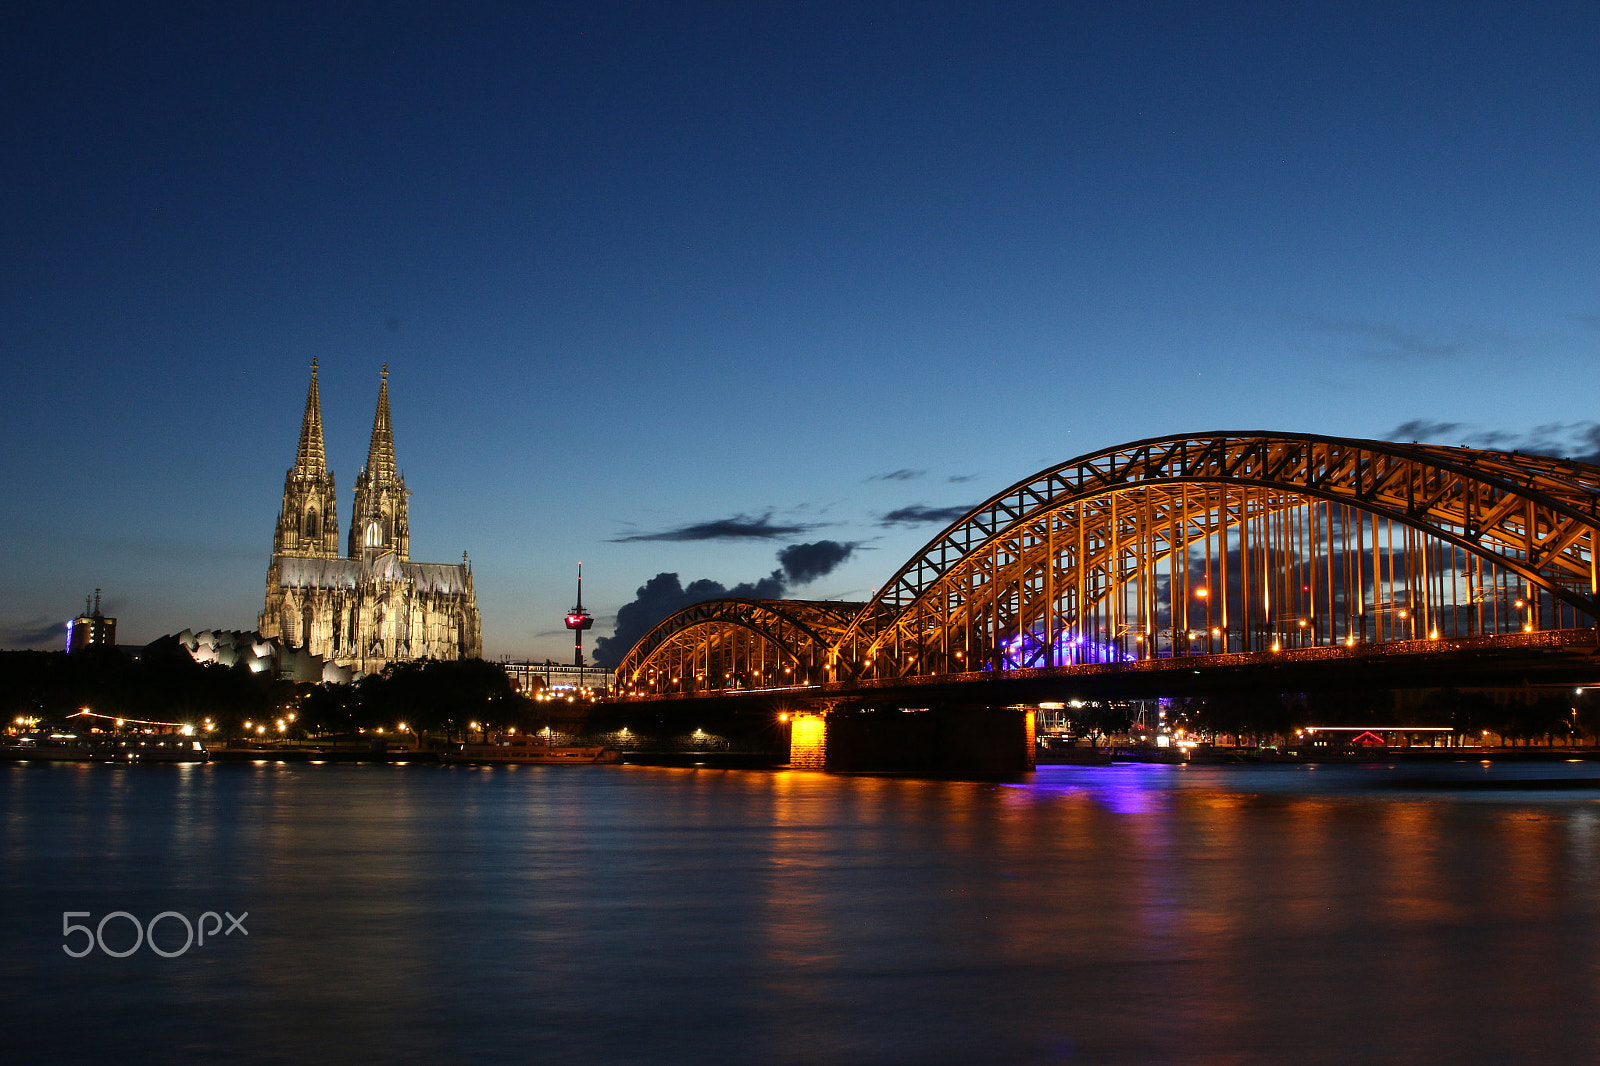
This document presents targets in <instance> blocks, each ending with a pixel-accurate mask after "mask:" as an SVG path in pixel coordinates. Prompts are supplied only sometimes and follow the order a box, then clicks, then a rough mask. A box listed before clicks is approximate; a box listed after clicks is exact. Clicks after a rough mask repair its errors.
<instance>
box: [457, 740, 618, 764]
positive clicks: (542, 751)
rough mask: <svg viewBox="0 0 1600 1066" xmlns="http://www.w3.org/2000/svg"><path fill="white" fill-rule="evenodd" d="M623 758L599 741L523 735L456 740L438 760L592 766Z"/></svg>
mask: <svg viewBox="0 0 1600 1066" xmlns="http://www.w3.org/2000/svg"><path fill="white" fill-rule="evenodd" d="M621 759H622V753H621V752H619V751H617V750H616V749H614V748H607V747H605V746H603V745H600V744H541V743H537V742H534V741H530V740H524V739H522V738H520V737H519V738H517V739H516V740H503V741H501V742H500V743H498V744H457V745H455V746H454V747H452V748H447V749H446V750H444V751H441V752H440V753H439V761H440V762H447V763H511V764H523V763H526V764H528V765H531V766H592V765H594V764H596V763H614V762H619V761H621Z"/></svg>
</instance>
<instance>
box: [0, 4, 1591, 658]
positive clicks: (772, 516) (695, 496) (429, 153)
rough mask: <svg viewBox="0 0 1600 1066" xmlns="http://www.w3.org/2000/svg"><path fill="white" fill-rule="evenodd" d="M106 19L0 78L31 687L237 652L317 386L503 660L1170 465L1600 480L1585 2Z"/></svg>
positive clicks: (11, 435) (883, 567) (10, 561)
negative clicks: (100, 607) (1362, 468)
mask: <svg viewBox="0 0 1600 1066" xmlns="http://www.w3.org/2000/svg"><path fill="white" fill-rule="evenodd" d="M100 14H101V17H100V18H98V19H97V20H90V21H88V22H84V21H82V20H78V19H75V18H74V16H73V13H72V12H70V11H59V12H58V11H50V12H45V11H36V12H28V13H24V14H17V15H13V16H11V19H10V21H11V22H12V23H13V26H12V29H13V32H12V33H11V34H8V37H9V38H10V43H9V44H8V45H6V46H5V47H7V49H8V52H9V53H10V54H9V55H8V64H7V66H8V71H7V72H6V73H4V74H0V79H3V80H0V84H3V85H4V86H5V89H4V92H5V94H6V98H7V99H8V101H10V106H8V107H7V108H6V109H5V110H6V114H5V117H4V118H0V121H3V122H4V123H5V128H6V130H7V132H8V134H9V135H10V141H11V143H14V144H19V145H22V146H24V147H25V151H24V152H22V153H21V155H20V156H19V162H18V164H17V170H16V173H15V174H13V175H12V176H11V180H9V181H8V182H7V183H6V184H5V189H6V192H5V204H6V206H7V208H8V209H9V210H8V212H7V214H8V217H10V219H11V221H10V222H9V223H8V225H7V226H6V227H5V229H4V233H5V237H4V241H5V245H4V247H5V249H6V252H5V255H4V257H3V259H4V262H5V264H6V269H7V271H8V275H7V282H8V283H7V285H6V286H4V288H3V290H0V323H3V324H4V325H5V327H6V328H5V331H4V332H5V336H6V342H5V343H6V345H7V349H8V358H7V364H8V367H9V368H10V369H8V372H7V383H8V387H7V389H6V390H5V391H6V398H5V401H4V402H5V407H4V412H5V418H4V427H5V428H4V433H5V443H6V446H7V448H8V450H9V452H10V454H11V457H12V461H11V462H10V463H8V464H7V470H6V474H5V483H4V484H5V491H6V493H7V496H8V499H11V500H13V501H21V504H22V505H21V506H13V507H10V508H8V509H7V512H6V515H5V517H4V518H3V520H0V521H3V525H0V529H3V531H4V532H3V535H0V545H3V547H0V551H3V559H4V568H3V569H4V573H5V574H6V575H7V577H8V579H9V580H8V586H9V592H8V596H7V598H6V604H5V612H4V616H3V617H0V644H3V645H4V646H6V647H27V646H39V647H43V646H52V647H58V646H59V645H60V639H61V633H62V628H63V625H64V623H65V621H66V619H67V618H69V617H71V615H72V614H73V613H75V611H76V608H77V605H78V604H79V603H81V599H82V597H83V596H84V595H85V594H88V593H90V592H92V590H93V589H95V588H102V589H104V592H105V596H106V613H108V614H111V615H115V616H118V617H119V619H120V621H119V639H121V640H122V641H123V642H125V643H143V642H145V641H148V640H151V639H154V638H155V637H158V636H161V635H163V634H165V633H171V632H176V631H178V630H181V629H184V628H195V629H199V628H207V627H216V628H251V627H252V626H253V623H254V618H255V614H256V612H257V611H258V610H259V605H260V601H261V589H262V581H263V579H264V577H265V572H266V564H267V558H268V555H269V554H270V550H271V541H272V527H273V524H274V521H275V518H276V514H277V508H278V503H279V497H280V482H281V479H282V477H283V473H284V471H285V469H287V468H288V467H289V466H290V465H291V464H292V462H293V460H294V453H295V443H296V436H297V432H298V428H299V419H300V411H301V407H302V405H303V402H304V396H305V385H306V379H307V375H308V369H307V368H308V367H309V364H310V362H311V361H312V359H313V358H315V359H316V360H317V361H318V362H319V364H320V367H321V382H322V386H321V387H322V397H323V405H324V409H323V421H324V426H325V431H326V441H327V450H328V461H329V465H330V466H331V467H332V469H333V471H334V473H335V476H336V477H337V479H338V483H339V485H340V487H341V491H342V492H345V493H346V494H348V491H349V487H350V486H353V484H354V479H355V475H356V473H357V471H358V470H359V468H360V466H361V458H362V455H363V454H364V452H365V449H366V442H367V432H368V429H369V428H370V422H371V411H372V404H373V402H374V400H375V398H376V396H377V391H378V376H379V366H380V365H381V364H383V363H388V364H389V367H390V379H389V380H390V392H391V401H392V406H393V417H394V426H395V429H394V435H395V451H396V456H397V460H398V465H399V467H400V468H401V470H402V471H403V472H404V474H405V477H406V482H407V484H408V486H409V487H410V489H411V491H412V493H413V495H414V497H415V503H416V507H415V508H414V510H413V521H412V541H413V554H414V555H415V556H417V557H420V558H447V559H448V558H453V557H455V556H458V555H459V553H460V552H461V550H463V549H465V550H466V551H467V552H468V553H469V555H470V557H471V559H472V562H473V567H474V574H475V577H476V581H477V587H478V595H479V600H480V605H481V608H482V611H483V635H484V645H485V653H486V655H488V656H489V657H491V658H499V657H503V656H504V657H510V658H535V659H543V658H546V657H549V658H554V659H556V660H558V661H560V660H563V659H564V658H566V657H570V653H571V641H570V637H569V635H568V634H567V633H566V631H565V630H564V629H563V628H562V624H561V617H562V615H563V614H564V613H565V611H566V609H567V608H568V607H569V606H571V601H572V596H573V578H574V574H575V570H576V566H577V563H578V562H579V561H580V560H582V561H583V563H584V572H585V577H586V579H587V581H586V586H585V603H586V605H587V606H589V607H590V608H591V609H592V610H593V611H594V613H595V614H596V616H597V624H596V628H595V630H594V631H593V637H602V636H606V635H609V633H610V632H611V626H612V623H613V620H614V617H615V614H616V612H617V611H618V609H620V608H622V607H623V606H624V605H626V604H627V603H629V602H630V601H632V600H633V598H634V593H635V590H636V589H637V588H639V587H640V586H643V585H645V584H646V583H647V582H649V581H650V580H651V579H653V578H655V577H656V575H658V574H660V573H669V572H670V573H677V574H679V575H680V578H681V582H682V583H683V584H685V585H687V584H689V583H690V582H692V581H695V580H701V579H705V580H712V581H716V582H718V583H721V584H723V585H726V586H733V585H737V584H739V583H741V582H756V581H759V580H761V579H763V578H764V577H767V576H769V575H771V574H772V573H773V572H774V571H775V570H783V569H784V568H785V567H786V566H787V565H788V564H787V562H785V561H783V560H781V559H780V558H779V553H780V552H782V551H783V550H785V549H787V548H790V547H791V546H793V545H795V544H812V543H816V542H819V541H831V542H835V543H837V544H839V545H848V546H850V547H851V549H852V550H851V551H850V552H849V553H848V555H847V556H846V557H844V558H842V559H838V558H836V559H834V560H833V566H834V567H835V568H833V569H831V570H824V571H823V572H821V573H820V575H818V576H815V577H812V575H813V574H816V573H817V570H816V568H812V569H809V570H808V569H806V568H805V567H799V568H797V569H794V570H793V571H785V572H786V573H790V574H791V577H790V581H789V584H790V592H791V593H792V594H796V595H803V596H805V597H807V598H837V599H864V598H866V596H867V595H869V594H870V591H871V588H872V586H873V585H874V584H875V583H876V582H878V581H881V580H884V579H886V578H887V577H888V576H889V574H890V573H891V572H892V571H893V569H894V567H896V566H897V565H899V563H900V562H901V561H903V560H904V559H906V558H908V557H910V556H911V555H912V554H913V553H914V552H915V550H916V549H917V547H918V546H920V545H921V544H922V543H924V542H925V541H926V540H927V539H928V538H929V537H931V536H932V535H933V534H934V533H936V532H937V531H938V530H939V529H940V528H942V526H943V525H944V524H946V523H947V522H948V521H949V520H950V519H951V518H953V517H955V514H956V513H957V512H958V511H959V510H963V509H965V508H966V507H968V506H971V505H975V504H977V503H979V502H981V501H982V500H983V499H985V498H987V497H988V496H990V495H992V494H993V493H995V492H998V491H999V490H1001V489H1003V488H1004V487H1006V486H1007V485H1010V484H1012V483H1013V482H1015V481H1018V480H1020V479H1021V478H1023V477H1025V476H1027V475H1028V474H1030V473H1032V472H1034V471H1036V470H1039V469H1041V468H1044V467H1046V466H1049V465H1051V464H1053V463H1057V462H1060V461H1063V460H1065V459H1068V458H1071V457H1073V456H1076V455H1079V454H1082V453H1085V452H1089V451H1092V450H1096V449H1099V448H1103V447H1108V446H1111V445H1115V444H1119V443H1123V442H1126V441H1131V440H1135V439H1139V438H1143V437H1148V436H1155V435H1177V434H1183V433H1191V432H1200V431H1208V430H1230V429H1279V430H1287V431H1298V432H1309V433H1329V434H1335V435H1345V436H1354V437H1368V438H1380V439H1425V440H1433V441H1435V442H1438V443H1450V444H1454V443H1473V444H1479V445H1484V446H1495V447H1506V448H1512V447H1519V448H1524V449H1538V450H1549V451H1556V452H1558V453H1561V454H1567V455H1573V456H1580V455H1592V454H1594V453H1596V452H1600V439H1597V438H1596V435H1595V423H1594V420H1593V410H1594V404H1593V394H1592V391H1591V389H1590V388H1588V387H1586V386H1587V385H1588V382H1589V381H1590V380H1591V379H1592V371H1593V366H1594V358H1595V355H1596V351H1597V348H1600V298H1597V296H1596V289H1595V281H1596V280H1597V269H1596V268H1597V266H1600V257H1597V255H1596V250H1597V249H1596V246H1595V238H1594V234H1595V233H1600V226H1597V225H1596V223H1597V222H1600V218H1596V215H1597V214H1600V205H1597V204H1596V203H1595V199H1594V197H1593V195H1592V190H1593V188H1594V187H1595V179H1596V178H1597V177H1600V146H1597V145H1596V144H1595V143H1594V140H1593V137H1592V133H1591V131H1592V130H1593V128H1595V120H1596V119H1597V118H1600V115H1597V114H1596V111H1597V110H1600V74H1596V72H1595V65H1594V64H1593V63H1592V61H1591V60H1592V56H1590V55H1589V52H1590V51H1592V48H1590V47H1589V45H1590V43H1591V42H1592V41H1593V40H1595V39H1596V34H1595V31H1596V30H1600V16H1597V15H1596V14H1595V13H1594V12H1593V11H1591V10H1589V9H1587V8H1584V7H1581V6H1578V5H1572V6H1564V5H1553V4H1552V5H1540V6H1538V7H1536V8H1533V9H1526V10H1525V9H1515V10H1513V9H1505V8H1500V7H1496V6H1493V5H1483V6H1472V7H1466V8H1460V9H1456V10H1455V11H1453V12H1452V14H1451V16H1450V17H1449V18H1444V17H1441V16H1439V15H1437V14H1431V13H1427V12H1420V11H1412V12H1406V11H1391V10H1389V9H1388V8H1386V7H1384V6H1382V5H1376V4H1373V5H1354V6H1351V7H1349V8H1345V9H1341V10H1340V12H1338V13H1321V14H1310V13H1306V12H1298V13H1295V12H1285V11H1281V10H1280V9H1278V8H1276V7H1273V6H1271V5H1248V4H1236V5H1226V6H1221V7H1215V8H1210V9H1207V10H1206V11H1204V12H1200V11H1195V10H1191V9H1188V8H1186V7H1184V6H1182V5H1142V6H1136V7H1130V8H1127V9H1120V10H1119V11H1118V12H1117V13H1108V12H1104V11H1096V10H1090V9H1059V8H1057V7H1055V6H1047V5H1016V6H1012V7H1008V8H1005V9H1002V10H1000V11H998V12H995V11H988V10H984V11H981V12H980V11H979V10H978V9H974V8H967V7H963V6H961V5H915V6H911V5H881V6H874V7H870V8H864V7H859V6H848V5H815V6H808V7H804V8H800V7H794V8H782V9H772V10H766V9H763V10H761V11H752V10H746V9H743V8H740V7H737V6H731V5H730V6H720V5H702V6H695V7H692V8H688V9H684V10H682V11H677V10H675V11H673V12H670V13H669V12H664V11H643V12H641V11H636V10H634V9H628V8H621V7H612V6H608V5H592V6H585V7H574V8H565V7H562V8H555V7H552V8H548V9H533V10H531V11H522V10H520V9H516V8H511V7H507V8H503V9H502V8H488V9H484V10H481V11H478V12H474V13H472V14H470V15H469V14H463V13H457V12H452V11H449V10H447V9H442V8H441V9H436V10H435V9H426V8H424V9H418V10H417V11H415V12H413V13H411V14H410V15H408V16H407V17H406V18H405V19H402V20H397V18H396V16H394V15H392V14H387V13H384V12H383V10H382V9H378V8H373V9H371V10H369V11H351V12H349V13H344V14H330V13H326V12H316V13H314V14H311V13H308V14H305V15H304V16H303V17H298V18H297V17H294V16H292V15H290V14H287V13H285V14H279V15H274V16H270V17H262V18H260V19H258V20H255V21H251V20H249V19H247V18H246V17H245V16H243V15H224V14H220V13H219V14H216V15H213V16H208V17H206V18H200V17H198V16H194V15H192V14H190V13H180V12H179V9H177V8H171V9H159V8H158V9H155V10H154V12H152V13H149V14H143V15H141V14H139V13H134V12H118V13H100ZM380 15H381V16H382V17H380ZM800 576H805V577H812V579H811V580H805V581H802V580H798V578H799V577H800ZM588 643H590V644H591V646H592V639H591V642H588Z"/></svg>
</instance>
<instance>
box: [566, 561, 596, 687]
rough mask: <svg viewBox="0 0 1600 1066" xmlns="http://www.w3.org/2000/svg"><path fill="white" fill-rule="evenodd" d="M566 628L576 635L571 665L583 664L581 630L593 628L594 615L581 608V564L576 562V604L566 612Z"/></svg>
mask: <svg viewBox="0 0 1600 1066" xmlns="http://www.w3.org/2000/svg"><path fill="white" fill-rule="evenodd" d="M567 628H568V629H570V630H572V635H573V636H575V637H577V638H578V639H577V642H576V643H574V644H573V646H572V665H573V666H580V667H581V666H582V665H583V631H584V630H585V629H592V628H594V615H592V614H590V613H589V612H588V611H586V610H584V609H583V564H582V563H579V564H578V605H577V606H576V607H574V608H573V609H572V610H570V611H568V612H567Z"/></svg>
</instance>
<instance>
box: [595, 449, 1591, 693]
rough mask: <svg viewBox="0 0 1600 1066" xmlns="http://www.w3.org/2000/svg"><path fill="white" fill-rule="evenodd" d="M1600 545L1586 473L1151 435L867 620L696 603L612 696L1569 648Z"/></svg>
mask: <svg viewBox="0 0 1600 1066" xmlns="http://www.w3.org/2000/svg"><path fill="white" fill-rule="evenodd" d="M1597 541H1600V468H1597V467H1595V466H1591V465H1588V464H1584V463H1577V462H1572V461H1567V460H1558V459H1551V458H1546V457H1543V456H1525V455H1520V454H1516V453H1505V452H1491V451H1480V450H1474V449H1466V448H1443V447H1434V446H1427V445H1415V444H1412V445H1405V444H1393V443H1387V442H1380V441H1364V440H1346V439H1340V438H1334V437H1322V436H1312V435H1300V434H1283V433H1213V434H1205V435H1201V436H1191V437H1175V438H1158V439H1151V440H1144V441H1137V442H1134V443H1132V444H1126V445H1121V446H1119V447H1116V448H1111V449H1107V450H1105V451H1102V452H1096V453H1093V454H1090V455H1085V456H1081V457H1079V458H1077V459H1073V460H1070V461H1068V462H1066V463H1063V464H1061V465H1059V466H1055V467H1051V468H1049V469H1047V470H1044V471H1041V472H1040V473H1038V474H1036V475H1034V476H1033V477H1030V478H1028V479H1026V480H1024V481H1021V482H1018V483H1017V484H1015V485H1013V486H1011V487H1010V488H1008V489H1006V490H1005V491H1003V492H1001V493H999V494H998V495H996V496H994V497H992V498H991V499H989V500H987V501H985V502H984V503H983V504H981V505H979V506H978V507H976V508H974V509H973V510H972V511H971V512H969V513H968V514H967V515H966V516H965V517H963V518H962V519H960V520H959V521H957V522H955V523H954V524H952V525H951V526H950V527H949V528H947V529H946V530H944V531H943V532H942V533H940V534H939V535H938V536H936V537H935V538H933V540H931V541H930V542H929V543H928V544H927V545H926V546H925V547H924V548H923V549H922V550H921V551H920V552H918V553H917V554H916V555H915V556H913V557H912V558H911V559H910V560H909V561H907V562H906V564H905V565H904V566H902V567H901V568H900V569H899V571H897V572H896V573H895V575H894V576H893V577H892V578H891V579H890V580H889V581H888V582H886V583H885V584H884V586H883V587H882V589H880V590H879V591H878V593H877V594H876V595H875V596H874V598H873V599H872V600H871V601H870V602H868V603H866V604H861V605H857V604H839V603H814V602H813V603H800V602H790V601H748V600H737V601H736V600H728V601H711V602H709V603H706V604H697V605H695V606H694V607H691V608H688V609H686V610H685V611H683V612H679V614H678V615H675V616H673V617H672V618H669V619H667V620H666V621H664V622H663V623H661V625H660V626H658V627H657V628H656V630H655V631H652V633H651V634H649V635H647V636H646V637H645V638H644V640H642V641H641V642H640V643H639V644H638V645H636V646H635V648H634V649H633V650H632V651H631V652H630V653H629V656H628V658H627V660H625V662H624V667H623V669H621V670H619V674H618V677H619V680H620V681H621V683H622V684H623V686H624V687H625V688H629V687H631V688H632V689H633V690H634V691H636V692H644V691H647V690H646V689H645V688H644V685H645V684H646V683H648V682H653V687H652V689H650V690H653V691H656V692H661V691H666V690H667V688H666V687H665V686H663V685H662V680H663V679H664V678H668V677H670V678H672V679H673V680H672V681H671V682H670V686H671V689H670V690H671V691H679V692H704V691H711V690H718V689H721V690H726V689H728V688H769V687H780V686H776V685H773V684H772V682H773V681H774V680H783V681H788V680H789V677H790V676H791V675H793V676H794V677H795V678H796V679H797V680H796V681H795V682H794V683H796V684H799V683H817V682H819V681H822V680H827V681H871V680H883V679H892V678H925V677H936V676H939V675H949V674H971V673H973V672H976V671H1010V670H1018V669H1035V668H1053V667H1063V666H1075V665H1081V664H1088V663H1113V662H1130V661H1136V660H1142V659H1153V658H1170V657H1179V656H1199V655H1220V654H1230V653H1237V652H1268V651H1280V650H1285V649H1299V648H1314V647H1335V646H1340V645H1344V646H1354V645H1358V644H1370V643H1390V642H1399V641H1430V640H1451V639H1458V638H1462V637H1481V636H1492V635H1497V634H1526V633H1534V632H1540V631H1546V630H1558V629H1575V628H1581V627H1586V626H1592V625H1595V623H1596V618H1597V617H1600V572H1597V560H1596V547H1597ZM719 605H720V606H719ZM741 642H742V643H741ZM740 663H743V664H745V666H744V668H743V670H742V671H741V668H740V666H739V664H740ZM771 664H779V667H778V669H779V671H781V672H780V673H776V674H775V673H774V672H773V666H772V665H771ZM819 666H820V667H822V668H823V669H821V670H819ZM719 667H720V669H719ZM798 678H805V679H806V682H801V681H799V680H798Z"/></svg>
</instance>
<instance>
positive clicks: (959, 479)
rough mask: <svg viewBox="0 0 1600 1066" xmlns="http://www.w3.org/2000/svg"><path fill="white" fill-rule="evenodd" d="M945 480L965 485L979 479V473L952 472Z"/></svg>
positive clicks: (953, 483)
mask: <svg viewBox="0 0 1600 1066" xmlns="http://www.w3.org/2000/svg"><path fill="white" fill-rule="evenodd" d="M945 480H946V481H948V482H950V484H952V485H964V484H966V483H967V482H969V481H976V480H978V475H977V474H951V475H950V476H949V477H947V478H945Z"/></svg>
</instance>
